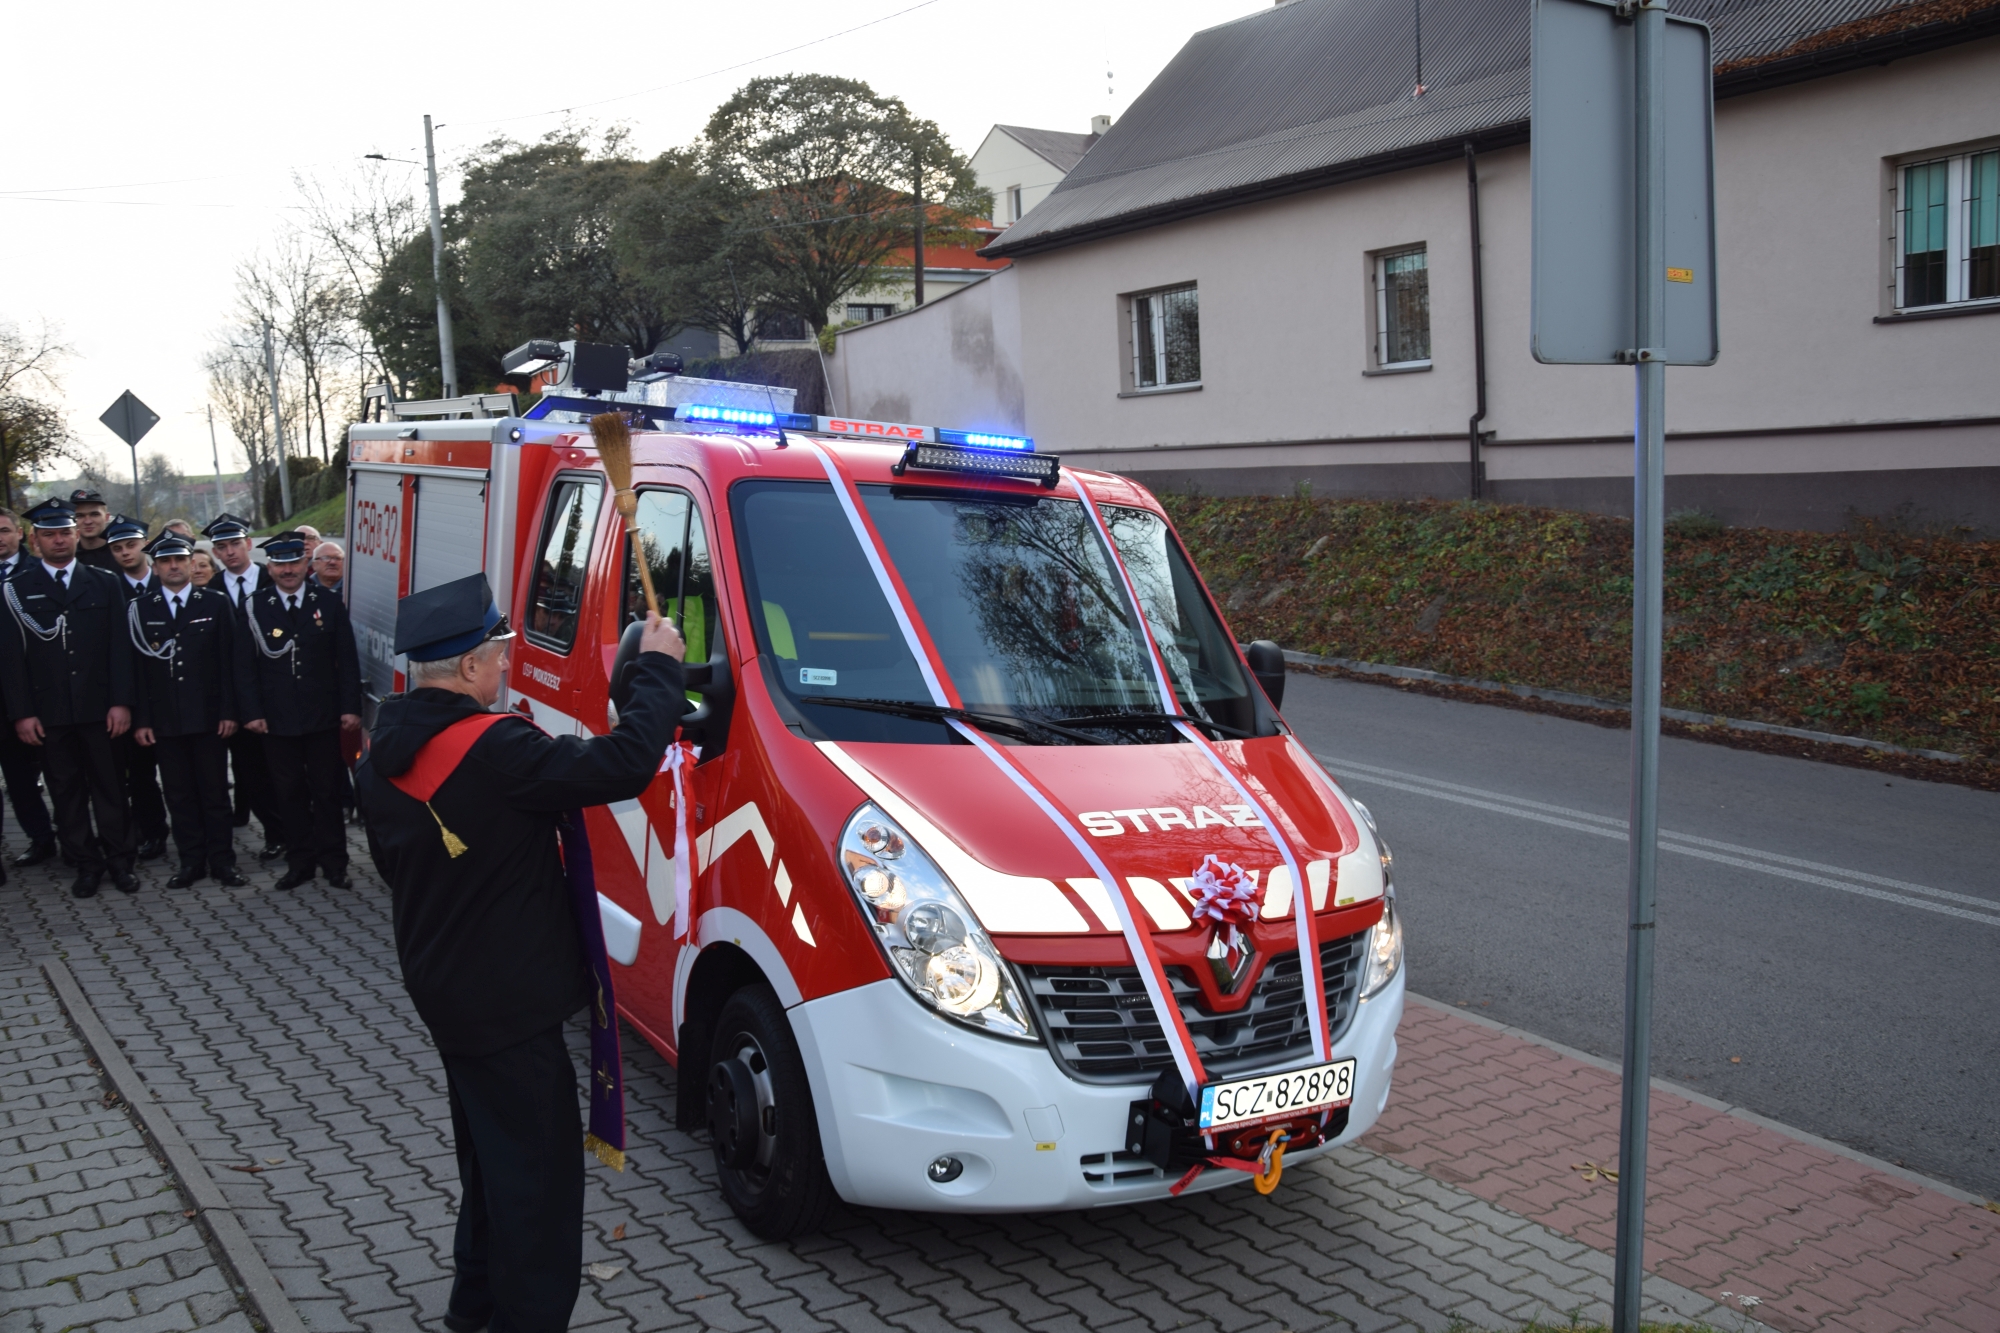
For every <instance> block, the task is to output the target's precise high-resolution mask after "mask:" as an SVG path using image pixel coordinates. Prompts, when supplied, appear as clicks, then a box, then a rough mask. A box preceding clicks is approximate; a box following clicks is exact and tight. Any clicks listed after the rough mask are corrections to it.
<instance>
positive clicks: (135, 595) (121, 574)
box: [111, 569, 160, 602]
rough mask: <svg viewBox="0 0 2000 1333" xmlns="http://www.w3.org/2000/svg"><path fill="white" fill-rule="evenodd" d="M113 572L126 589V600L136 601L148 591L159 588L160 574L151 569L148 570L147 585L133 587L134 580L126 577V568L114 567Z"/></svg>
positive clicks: (154, 590) (121, 585)
mask: <svg viewBox="0 0 2000 1333" xmlns="http://www.w3.org/2000/svg"><path fill="white" fill-rule="evenodd" d="M111 572H112V573H114V574H116V575H117V576H118V584H119V586H120V587H122V588H124V589H125V600H126V601H128V602H136V601H138V600H139V599H140V598H141V597H144V596H145V595H146V594H147V593H149V592H156V591H158V590H159V587H160V576H159V575H158V574H155V573H153V572H152V571H151V570H147V571H146V586H145V587H143V588H135V587H133V586H132V580H130V579H128V578H126V577H125V571H124V570H122V569H114V570H112V571H111Z"/></svg>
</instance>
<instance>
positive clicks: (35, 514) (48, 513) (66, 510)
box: [27, 496, 76, 529]
mask: <svg viewBox="0 0 2000 1333" xmlns="http://www.w3.org/2000/svg"><path fill="white" fill-rule="evenodd" d="M27 519H28V522H30V523H32V524H34V525H35V526H36V527H38V528H44V529H47V528H73V527H75V526H76V510H74V509H72V508H70V506H69V501H67V500H64V499H62V498H60V497H58V496H50V497H49V498H48V499H46V500H44V501H42V502H41V503H40V504H38V505H36V506H35V507H34V508H33V509H30V510H29V511H28V513H27Z"/></svg>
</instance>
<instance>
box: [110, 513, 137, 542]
mask: <svg viewBox="0 0 2000 1333" xmlns="http://www.w3.org/2000/svg"><path fill="white" fill-rule="evenodd" d="M145 535H146V525H145V524H144V523H141V522H140V521H139V520H138V519H136V518H127V517H125V515H123V514H119V515H117V516H116V517H115V518H113V519H112V520H111V521H110V522H109V523H107V524H105V525H104V540H105V541H108V542H122V541H130V540H131V539H132V538H134V537H143V536H145Z"/></svg>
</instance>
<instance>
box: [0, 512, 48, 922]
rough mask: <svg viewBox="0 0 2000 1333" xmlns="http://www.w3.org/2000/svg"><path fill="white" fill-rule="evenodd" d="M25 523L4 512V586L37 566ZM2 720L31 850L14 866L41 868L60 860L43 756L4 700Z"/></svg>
mask: <svg viewBox="0 0 2000 1333" xmlns="http://www.w3.org/2000/svg"><path fill="white" fill-rule="evenodd" d="M24 522H25V520H23V519H22V518H21V516H20V515H19V514H16V513H14V512H13V511H12V510H10V509H0V583H5V582H6V581H7V580H8V579H11V578H13V577H14V571H16V570H18V569H22V568H25V567H26V566H28V565H31V564H33V563H34V562H35V557H34V556H32V555H30V554H29V553H28V551H27V549H26V546H27V534H26V533H25V532H24V531H22V525H23V523H24ZM0 619H4V616H0ZM0 718H4V719H5V720H6V721H7V725H5V726H0V773H4V774H6V776H7V800H8V802H9V803H10V804H11V805H12V806H13V807H14V819H15V822H17V823H18V824H20V826H21V832H22V833H24V834H26V835H27V838H28V847H27V850H25V851H23V852H20V853H19V854H17V855H16V856H15V857H14V864H15V865H17V866H38V865H40V864H41V863H42V862H44V861H53V860H55V857H56V826H55V822H54V821H53V820H51V819H50V818H49V809H48V806H47V805H45V804H43V802H42V753H41V751H40V750H39V749H38V748H36V747H35V746H32V745H23V744H21V738H20V737H19V736H16V735H15V734H14V727H13V723H12V719H13V714H12V713H11V712H8V711H7V709H6V704H5V701H4V700H0ZM5 874H6V872H5V870H4V869H0V884H5V883H6V882H7V881H6V879H5Z"/></svg>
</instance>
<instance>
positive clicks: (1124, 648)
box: [347, 349, 1403, 1237]
mask: <svg viewBox="0 0 2000 1333" xmlns="http://www.w3.org/2000/svg"><path fill="white" fill-rule="evenodd" d="M565 350H567V349H565ZM663 384H664V385H665V387H664V388H662V385H663ZM600 393H602V394H603V395H604V396H600V397H591V396H588V395H587V394H585V393H584V392H583V391H582V390H580V389H578V388H577V387H576V386H575V385H573V384H570V383H567V382H557V383H554V384H551V385H550V386H548V392H546V393H545V394H544V396H543V397H542V398H541V400H540V401H539V402H538V403H537V404H536V405H535V407H534V408H532V409H530V410H529V411H528V412H527V413H526V414H525V415H521V416H514V415H507V416H494V417H466V416H465V415H464V414H463V409H464V408H465V407H466V406H467V405H466V404H464V403H458V404H454V405H453V406H455V407H458V408H459V409H461V411H460V414H459V415H458V416H457V417H455V418H454V419H448V420H441V419H411V416H410V409H408V408H405V409H403V410H402V413H401V414H398V413H397V412H394V411H391V412H390V413H388V414H387V418H388V419H384V420H382V421H379V422H369V423H363V424H360V425H357V426H355V427H353V428H352V432H351V436H350V459H351V461H350V473H349V476H350V482H349V484H350V495H349V503H348V532H349V534H350V535H351V538H352V556H351V559H350V565H349V573H348V582H347V587H348V593H349V597H350V603H351V606H352V610H353V618H354V623H355V627H356V632H357V636H358V637H359V640H360V646H361V655H362V660H363V673H364V675H365V676H366V678H367V683H368V687H369V689H370V691H371V692H372V693H373V694H375V695H376V697H381V696H383V695H386V694H388V693H390V692H392V691H395V690H399V689H401V688H402V687H403V674H402V671H401V663H399V662H398V661H397V660H396V658H395V656H394V654H393V652H392V649H391V644H392V642H393V638H392V630H393V624H394V613H395V603H396V599H397V598H398V597H399V596H402V595H406V594H408V593H410V592H413V591H418V590H421V589H423V588H426V587H430V586H434V585H435V584H438V583H441V582H444V581H446V580H449V579H452V578H456V577H460V576H462V575H463V574H465V573H467V572H470V571H473V570H484V571H485V572H486V574H487V576H488V578H489V579H490V580H491V582H492V584H493V587H494V589H495V591H496V594H497V595H498V597H499V599H500V602H501V605H502V606H503V607H505V608H507V611H508V614H509V616H510V618H511V619H512V621H513V623H514V624H515V625H516V626H517V628H518V629H519V631H520V634H519V637H518V638H517V639H516V640H515V642H514V644H513V646H512V658H513V666H512V672H511V679H510V681H509V690H508V693H507V695H506V696H505V697H504V699H503V703H502V706H503V707H509V708H513V709H517V710H518V711H520V712H521V713H523V714H525V715H527V716H528V717H530V718H532V719H533V720H534V721H535V722H536V723H537V724H539V725H540V726H541V727H542V728H543V729H545V730H547V731H549V732H552V733H558V734H561V733H575V734H586V733H596V732H601V731H603V730H605V729H607V728H608V727H609V726H610V725H611V722H612V720H613V719H614V718H615V715H616V708H617V698H618V695H619V692H620V690H619V682H620V680H621V668H622V662H621V654H629V653H630V652H631V651H632V644H633V643H634V642H635V639H634V638H633V637H632V636H628V635H627V633H626V630H627V627H628V626H630V625H632V624H633V622H634V619H635V617H637V616H639V615H642V614H643V610H644V600H643V596H642V593H641V584H640V579H639V573H638V565H637V564H636V561H637V560H638V559H644V560H645V561H646V562H647V563H648V571H649V573H650V574H651V578H652V584H653V587H654V589H655V590H656V591H657V594H658V596H659V597H660V599H661V601H662V603H663V604H664V605H663V608H662V609H663V610H664V611H666V612H667V613H669V614H671V615H672V616H673V617H674V618H675V619H676V621H677V622H678V623H679V624H680V625H681V627H682V630H683V632H684V634H685V636H686V638H687V642H688V645H689V654H688V664H689V670H688V682H689V687H690V691H691V702H693V703H695V704H696V705H697V706H696V707H695V708H694V709H693V711H692V712H691V713H690V714H689V715H688V716H687V718H686V720H685V722H684V724H683V727H682V730H681V737H682V740H683V741H684V742H685V743H686V744H685V745H677V746H676V748H675V752H674V753H670V755H669V756H668V757H667V759H668V761H667V762H664V763H663V765H662V772H661V775H660V776H659V778H658V779H657V780H656V781H655V782H654V784H653V786H652V788H651V789H650V790H648V791H647V792H646V793H645V794H644V795H643V796H641V797H640V798H639V799H637V800H635V801H628V802H625V803H623V804H620V805H614V806H611V807H607V808H597V809H593V810H591V811H590V812H589V813H588V816H587V818H588V823H589V833H590V836H591V841H592V845H593V849H594V854H593V860H594V862H595V867H596V873H597V880H598V888H599V891H600V895H601V903H600V905H601V907H602V909H603V919H604V922H605V928H606V930H605V934H606V943H607V949H608V952H609V953H610V954H611V956H612V958H613V960H614V973H615V977H616V984H617V993H618V1005H619V1010H620V1012H621V1013H622V1014H623V1015H624V1017H625V1019H626V1021H627V1023H628V1024H629V1027H630V1030H631V1031H632V1032H635V1033H637V1034H638V1035H639V1036H641V1037H643V1038H644V1039H645V1040H646V1041H647V1042H648V1043H649V1044H651V1045H652V1046H653V1047H654V1048H655V1049H657V1050H658V1051H659V1052H660V1053H661V1055H662V1056H664V1057H665V1058H666V1059H667V1060H668V1061H669V1062H670V1063H672V1064H673V1065H675V1066H676V1068H677V1069H678V1071H679V1072H678V1082H677V1086H678V1094H677V1095H678V1117H679V1122H680V1124H681V1125H682V1127H684V1128H687V1129H699V1128H702V1127H706V1129H707V1130H708V1132H709V1133H710V1135H711V1137H712V1139H713V1141H714V1151H715V1158H716V1167H717V1172H718V1176H719V1181H720V1186H721V1189H722V1191H723V1193H724V1195H725V1197H727V1199H728V1200H729V1202H730V1204H731V1206H732V1207H733V1208H734V1209H735V1210H736V1211H737V1213H738V1214H739V1215H740V1216H741V1217H742V1218H743V1219H744V1221H745V1222H746V1223H747V1224H748V1225H749V1226H750V1227H751V1228H752V1229H753V1230H755V1231H756V1232H758V1233H759V1234H762V1235H766V1236H773V1237H775V1236H783V1235H788V1234H793V1233H796V1232H798V1231H801V1230H804V1229H808V1228H810V1227H812V1226H813V1225H815V1224H816V1223H817V1221H818V1219H819V1218H820V1216H821V1215H822V1214H823V1211H824V1209H825V1208H826V1206H827V1205H828V1204H829V1203H830V1202H831V1200H832V1198H833V1197H834V1196H835V1195H837V1196H838V1197H839V1198H842V1199H845V1200H848V1201H850V1202H852V1203H856V1204H867V1205H874V1206H881V1207H893V1208H907V1209H924V1210H982V1211H1027V1210H1037V1209H1049V1208H1078V1207H1091V1206H1098V1205H1104V1204H1114V1203H1122V1202H1127V1201H1132V1200H1140V1199H1149V1198H1154V1197H1158V1196H1162V1195H1165V1194H1168V1193H1169V1192H1179V1191H1180V1190H1183V1189H1195V1190H1201V1189H1208V1188H1213V1187H1216V1186H1219V1185H1221V1184H1224V1183H1227V1182H1230V1181H1235V1180H1239V1179H1241V1178H1242V1176H1243V1175H1244V1174H1254V1175H1256V1176H1257V1177H1258V1184H1259V1187H1260V1188H1263V1187H1266V1186H1267V1185H1268V1184H1269V1183H1270V1182H1271V1181H1273V1180H1274V1179H1275V1176H1276V1172H1274V1171H1272V1170H1271V1169H1270V1168H1271V1166H1272V1164H1273V1160H1274V1158H1275V1159H1276V1160H1277V1161H1278V1163H1279V1164H1280V1166H1281V1165H1282V1162H1283V1160H1285V1159H1284V1158H1283V1156H1282V1154H1283V1153H1289V1154H1290V1159H1289V1160H1291V1161H1293V1162H1296V1161H1298V1160H1299V1159H1300V1158H1301V1157H1307V1156H1310V1155H1312V1154H1315V1153H1319V1152H1324V1151H1326V1150H1328V1149H1329V1148H1331V1147H1333V1146H1337V1145H1338V1144H1341V1143H1345V1142H1348V1141H1350V1140H1352V1139H1353V1138H1355V1137H1356V1136H1357V1135H1359V1134H1360V1133H1362V1132H1363V1131H1365V1130H1366V1129H1367V1128H1368V1127H1369V1126H1370V1125H1371V1124H1372V1123H1373V1122H1374V1120H1375V1119H1376V1117H1377V1116H1378V1115H1379V1114H1380V1112H1381V1110H1382V1107H1383V1105H1384V1103H1385V1101H1386V1099H1387V1097H1388V1093H1389V1083H1390V1074H1391V1069H1392V1066H1393V1065H1394V1063H1395V1057H1396V1042H1395V1035H1394V1034H1395V1030H1396V1024H1397V1020H1398V1018H1399V1016H1400V1014H1401V1011H1402V1003H1403V981H1402V975H1401V961H1402V939H1401V931H1400V926H1399V924H1398V921H1397V918H1396V914H1395V909H1394V886H1393V883H1392V881H1391V878H1390V873H1389V871H1390V858H1389V853H1388V849H1387V847H1386V846H1385V845H1384V844H1383V842H1382V841H1381V839H1380V837H1379V836H1378V835H1377V833H1376V831H1375V828H1374V825H1373V821H1372V819H1371V818H1370V816H1369V813H1368V811H1367V810H1366V809H1365V807H1363V806H1362V805H1361V804H1360V803H1359V802H1357V801H1355V800H1353V799H1352V798H1350V797H1348V796H1347V795H1345V794H1344V793H1343V792H1342V791H1341V790H1340V789H1339V787H1338V786H1337V785H1336V784H1334V783H1333V782H1332V781H1331V780H1330V779H1329V778H1328V776H1327V775H1326V773H1325V772H1324V771H1323V770H1322V769H1321V768H1320V767H1319V765H1318V764H1316V763H1315V762H1314V761H1313V759H1312V757H1311V756H1310V755H1309V754H1308V753H1307V751H1306V750H1305V748H1304V747H1303V746H1302V745H1301V744H1300V743H1299V741H1298V740H1297V739H1296V738H1295V737H1294V736H1293V735H1292V734H1291V731H1290V729H1289V728H1288V727H1287V726H1286V725H1285V723H1284V720H1283V718H1282V717H1281V716H1280V715H1279V713H1278V711H1277V704H1278V703H1279V702H1280V700H1281V699H1282V692H1283V682H1284V675H1283V661H1282V657H1281V656H1280V655H1279V654H1278V652H1277V650H1276V649H1275V647H1274V646H1272V645H1269V644H1262V643H1260V644H1253V645H1251V646H1250V647H1249V649H1248V650H1245V649H1243V648H1241V647H1239V645H1238V644H1237V643H1236V642H1235V640H1234V639H1233V638H1232V637H1231V636H1230V633H1229V630H1228V628H1227V625H1226V623H1225V622H1224V619H1223V617H1222V615H1221V612H1220V611H1219V609H1218V608H1217V606H1216V604H1215V602H1214V600H1213V599H1212V598H1210V597H1209V595H1208V594H1207V592H1206V590H1205V589H1204V587H1203V585H1202V583H1201V581H1200V579H1199V578H1198V577H1197V575H1196V573H1195V570H1194V567H1193V564H1192V563H1191V562H1190V560H1189V559H1188V557H1187V554H1186V552H1185V551H1184V549H1183V548H1182V546H1181V544H1180V542H1179V540H1178V538H1177V537H1176V535H1175V533H1174V531H1173V527H1172V525H1171V524H1170V523H1169V521H1168V519H1167V517H1166V514H1165V513H1164V511H1163V510H1162V509H1161V508H1160V506H1159V504H1158V503H1157V502H1156V501H1155V500H1154V498H1153V497H1152V496H1151V495H1150V494H1148V493H1147V492H1146V491H1145V490H1144V489H1143V488H1142V487H1140V486H1138V485H1136V484H1134V483H1132V482H1130V481H1127V480H1125V479H1123V478H1120V477H1117V476H1112V475H1109V474H1106V473H1101V472H1089V471H1081V470H1073V469H1068V468H1064V467H1062V466H1061V465H1060V461H1059V460H1058V459H1056V458H1055V457H1053V456H1052V455H1050V454H1048V453H1046V452H1043V451H1039V450H1037V449H1036V448H1035V447H1034V444H1033V442H1032V441H1028V440H1022V439H1018V438H1014V437H1009V436H1004V435H992V434H981V433H968V432H959V431H952V430H947V429H940V428H935V427H930V426H922V425H913V424H908V423H883V422H862V421H851V420H847V419H843V418H838V417H805V416H800V415H797V414H794V413H792V412H791V411H790V410H789V408H790V407H791V402H790V398H789V395H788V394H773V393H772V392H769V391H766V390H764V389H763V388H761V387H759V386H744V385H729V384H719V383H713V382H706V381H696V380H689V379H685V378H673V377H661V376H655V377H654V383H653V384H652V385H651V386H650V387H649V386H647V385H633V386H630V387H628V388H627V389H626V390H625V391H624V392H622V393H621V392H618V391H617V385H616V384H614V385H612V386H611V388H610V389H609V390H600ZM611 405H616V406H619V407H622V408H625V409H629V410H630V411H632V412H633V413H634V414H635V416H636V418H637V419H639V421H640V425H639V426H638V428H637V429H636V430H635V432H634V437H633V449H632V456H633V462H634V467H633V486H634V488H635V489H636V491H637V499H638V513H637V520H636V526H637V538H636V540H634V539H629V538H628V536H627V534H626V532H625V530H624V528H623V527H622V526H621V523H620V520H619V516H618V514H617V512H616V511H615V510H614V508H613V497H612V493H611V486H610V484H609V482H608V480H607V478H606V475H605V472H604V469H603V466H602V463H601V460H600V458H599V456H598V453H597V450H596V449H595V447H594V446H593V444H592V440H591V435H590V431H589V428H588V426H587V424H585V423H586V421H587V418H588V415H589V414H590V413H592V412H597V411H603V410H606V408H607V406H611ZM472 406H473V407H474V408H477V407H478V404H476V403H475V404H472ZM676 756H679V757H678V758H677V757H676ZM677 791H678V792H679V796H678V798H677V796H676V793H677ZM1231 1167H1235V1168H1238V1169H1236V1170H1232V1169H1229V1168H1231Z"/></svg>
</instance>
